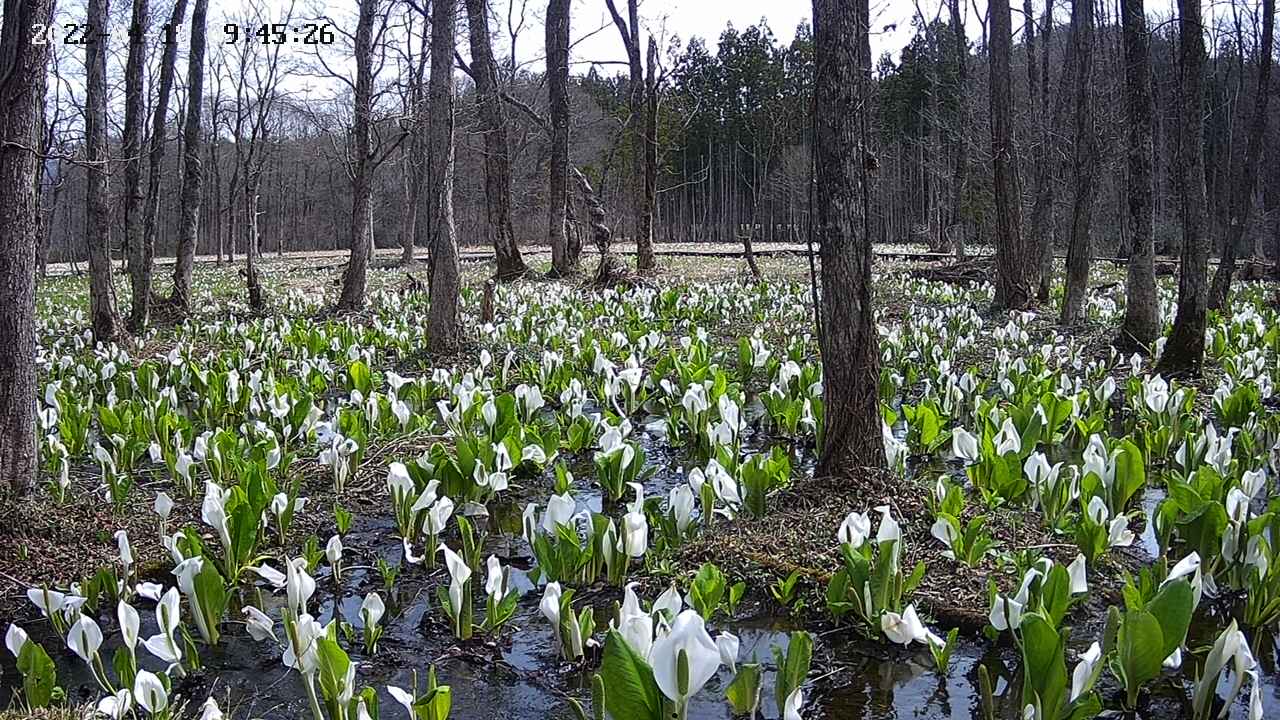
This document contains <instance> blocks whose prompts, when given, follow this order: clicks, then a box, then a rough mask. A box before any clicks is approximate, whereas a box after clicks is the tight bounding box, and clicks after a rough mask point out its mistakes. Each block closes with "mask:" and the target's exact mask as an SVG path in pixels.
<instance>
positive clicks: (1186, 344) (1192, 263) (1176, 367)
mask: <svg viewBox="0 0 1280 720" xmlns="http://www.w3.org/2000/svg"><path fill="white" fill-rule="evenodd" d="M1178 16H1179V17H1178V61H1179V62H1178V64H1179V67H1180V69H1181V74H1180V78H1179V83H1178V86H1179V92H1180V95H1181V102H1182V115H1181V117H1180V118H1179V122H1180V124H1181V127H1180V128H1179V130H1178V160H1177V170H1178V194H1179V196H1180V198H1179V199H1180V206H1181V207H1180V210H1179V211H1180V213H1181V216H1182V267H1181V271H1180V272H1179V275H1178V309H1177V313H1176V315H1175V316H1174V320H1173V330H1172V331H1171V332H1170V334H1169V342H1168V343H1166V344H1165V347H1164V353H1163V354H1162V355H1161V356H1160V363H1159V365H1158V368H1159V370H1160V372H1162V373H1165V374H1169V375H1197V374H1199V373H1200V369H1201V367H1202V365H1203V363H1204V329H1205V316H1206V314H1207V306H1208V301H1209V283H1208V277H1207V276H1208V272H1209V236H1208V232H1207V231H1208V228H1207V227H1206V222H1205V215H1206V212H1205V204H1206V200H1205V180H1204V144H1203V143H1204V73H1205V49H1204V24H1203V19H1202V15H1201V10H1200V3H1199V0H1178Z"/></svg>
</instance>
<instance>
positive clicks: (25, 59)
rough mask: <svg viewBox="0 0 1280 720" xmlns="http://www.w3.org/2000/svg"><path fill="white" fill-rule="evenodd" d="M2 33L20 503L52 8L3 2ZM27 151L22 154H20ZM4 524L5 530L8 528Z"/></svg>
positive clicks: (28, 438)
mask: <svg viewBox="0 0 1280 720" xmlns="http://www.w3.org/2000/svg"><path fill="white" fill-rule="evenodd" d="M3 7H4V20H3V26H2V27H0V48H3V51H0V138H4V139H5V140H7V141H9V142H12V143H15V145H9V144H3V145H0V188H5V190H4V192H0V238H4V241H3V242H0V307H3V308H4V310H3V312H0V482H4V483H5V484H7V485H8V487H9V489H10V490H11V491H12V492H13V493H14V494H16V495H21V494H23V493H26V492H27V491H28V490H30V489H31V486H32V485H34V484H35V480H36V459H37V452H36V400H35V399H36V397H37V393H36V364H35V357H36V318H35V311H36V297H35V292H36V245H37V243H38V238H37V228H38V227H39V226H40V223H39V219H38V218H37V217H36V192H37V188H36V183H35V178H36V174H37V169H38V167H39V164H40V162H41V161H40V160H39V159H38V157H37V156H36V154H35V153H33V152H30V151H29V150H28V148H36V147H39V145H40V136H39V128H40V122H39V119H40V117H41V108H42V106H43V104H44V89H45V73H46V72H47V68H48V65H49V47H50V46H49V45H48V44H47V43H46V44H39V45H37V44H35V43H33V42H31V38H30V37H29V36H28V33H29V32H30V31H31V28H32V27H33V26H35V25H48V24H49V22H50V20H51V17H52V14H53V0H4V5H3ZM18 146H23V147H18ZM3 524H4V523H0V525H3Z"/></svg>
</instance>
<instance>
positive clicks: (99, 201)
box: [84, 0, 121, 343]
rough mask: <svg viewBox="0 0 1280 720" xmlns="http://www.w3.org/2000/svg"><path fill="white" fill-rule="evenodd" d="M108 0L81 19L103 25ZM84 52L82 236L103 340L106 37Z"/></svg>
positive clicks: (116, 330)
mask: <svg viewBox="0 0 1280 720" xmlns="http://www.w3.org/2000/svg"><path fill="white" fill-rule="evenodd" d="M106 20H107V0H89V5H88V10H87V12H86V14H85V21H86V22H87V23H88V25H89V26H90V27H93V28H102V27H106ZM84 53H85V76H86V81H85V102H84V126H85V133H84V134H85V139H84V147H85V159H86V161H87V162H88V167H86V168H85V214H84V221H85V222H84V228H85V242H86V243H87V244H88V246H89V316H90V318H92V322H93V336H94V338H95V339H97V340H98V341H99V342H103V343H108V342H111V341H113V340H115V339H116V338H117V337H119V335H120V330H121V328H120V317H119V315H118V314H117V312H116V291H115V286H114V285H112V277H111V276H112V268H111V202H110V198H109V197H108V193H109V190H108V187H107V177H108V175H109V170H108V167H107V163H108V156H109V155H110V148H109V146H108V145H107V42H106V39H105V38H103V39H101V40H100V41H98V42H93V43H89V44H88V45H87V46H86V47H85V50H84Z"/></svg>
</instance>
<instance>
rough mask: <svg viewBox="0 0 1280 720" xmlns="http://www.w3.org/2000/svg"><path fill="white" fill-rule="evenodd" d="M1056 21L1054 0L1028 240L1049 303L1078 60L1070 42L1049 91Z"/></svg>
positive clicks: (1041, 295)
mask: <svg viewBox="0 0 1280 720" xmlns="http://www.w3.org/2000/svg"><path fill="white" fill-rule="evenodd" d="M1053 23H1054V20H1053V0H1049V1H1048V2H1047V3H1046V5H1045V15H1044V32H1043V33H1042V35H1041V40H1042V41H1043V42H1041V45H1042V46H1043V47H1042V52H1041V65H1040V83H1039V85H1040V87H1039V90H1040V118H1039V121H1038V122H1037V123H1036V125H1037V126H1038V128H1037V129H1038V131H1039V138H1040V142H1039V149H1038V152H1037V153H1036V162H1035V168H1036V171H1035V201H1034V203H1033V205H1032V209H1031V221H1030V222H1029V223H1027V227H1026V232H1027V235H1028V239H1027V242H1028V244H1029V245H1030V246H1031V247H1032V248H1033V249H1034V252H1035V253H1036V268H1037V270H1036V274H1037V278H1038V288H1037V291H1036V298H1037V299H1038V300H1039V301H1040V302H1048V300H1049V289H1050V287H1051V286H1052V285H1053V250H1054V235H1055V228H1056V224H1057V223H1056V218H1055V217H1054V180H1055V178H1056V177H1057V174H1058V169H1059V167H1060V161H1059V158H1060V157H1061V156H1062V155H1063V152H1062V149H1061V140H1060V139H1061V138H1062V135H1063V124H1064V123H1065V122H1066V117H1067V98H1069V97H1070V94H1069V93H1068V92H1067V83H1066V78H1070V77H1073V74H1074V72H1075V63H1076V50H1075V43H1074V42H1068V43H1067V48H1066V53H1065V57H1064V58H1063V64H1062V65H1063V67H1062V75H1061V78H1062V79H1061V80H1059V82H1058V91H1057V92H1056V93H1054V92H1050V89H1049V64H1050V57H1051V56H1052V55H1053V53H1052V52H1051V50H1052V47H1053V46H1052V44H1051V43H1050V39H1051V38H1052V37H1053Z"/></svg>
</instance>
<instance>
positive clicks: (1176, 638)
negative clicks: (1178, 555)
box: [1146, 579, 1195, 661]
mask: <svg viewBox="0 0 1280 720" xmlns="http://www.w3.org/2000/svg"><path fill="white" fill-rule="evenodd" d="M1194 601H1195V592H1194V591H1193V590H1192V589H1191V583H1189V582H1187V581H1186V580H1181V579H1179V580H1175V581H1173V582H1171V583H1169V584H1167V585H1165V586H1164V587H1163V588H1161V589H1160V592H1158V593H1156V596H1155V597H1154V598H1152V599H1151V602H1149V603H1147V607H1146V611H1147V612H1149V613H1151V616H1152V617H1154V618H1155V619H1156V622H1158V623H1160V634H1161V636H1162V637H1163V640H1164V643H1163V645H1162V646H1161V652H1162V653H1163V655H1161V656H1160V658H1161V660H1162V661H1163V659H1164V658H1167V657H1169V656H1170V655H1172V654H1173V652H1174V651H1175V650H1177V649H1178V648H1179V647H1180V646H1181V645H1182V641H1183V640H1185V639H1186V637H1187V628H1188V627H1190V625H1191V614H1192V612H1194V611H1195V608H1194V607H1193V606H1192V604H1193V603H1194Z"/></svg>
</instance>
